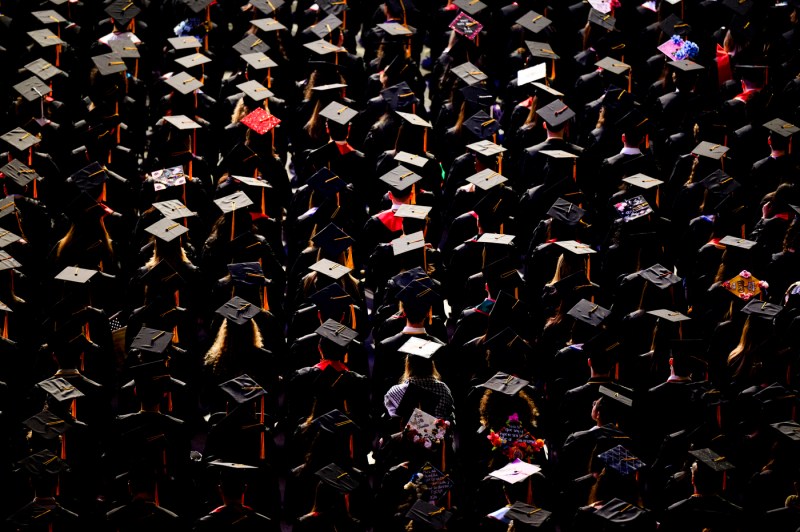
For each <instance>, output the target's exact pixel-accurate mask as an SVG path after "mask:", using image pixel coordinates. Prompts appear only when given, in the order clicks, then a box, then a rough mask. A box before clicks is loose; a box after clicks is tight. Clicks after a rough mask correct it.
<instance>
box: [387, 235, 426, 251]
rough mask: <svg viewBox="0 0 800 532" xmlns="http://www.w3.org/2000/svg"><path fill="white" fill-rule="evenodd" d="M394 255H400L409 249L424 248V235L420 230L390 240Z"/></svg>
mask: <svg viewBox="0 0 800 532" xmlns="http://www.w3.org/2000/svg"><path fill="white" fill-rule="evenodd" d="M390 244H391V246H392V251H393V252H394V255H395V256H397V255H402V254H403V253H407V252H409V251H414V250H417V249H423V248H425V235H424V233H423V232H422V231H417V232H416V233H411V234H410V235H403V236H401V237H399V238H395V239H394V240H392V241H391V242H390Z"/></svg>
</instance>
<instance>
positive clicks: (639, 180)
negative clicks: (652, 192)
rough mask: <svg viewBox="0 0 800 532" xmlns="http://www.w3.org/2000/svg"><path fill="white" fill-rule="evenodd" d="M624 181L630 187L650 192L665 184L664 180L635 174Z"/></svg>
mask: <svg viewBox="0 0 800 532" xmlns="http://www.w3.org/2000/svg"><path fill="white" fill-rule="evenodd" d="M622 180H623V181H624V182H626V183H628V184H629V185H633V186H635V187H638V188H641V189H643V190H648V189H651V188H653V187H657V186H658V185H662V184H664V182H663V181H662V180H660V179H656V178H655V177H650V176H649V175H645V174H634V175H632V176H629V177H625V178H623V179H622Z"/></svg>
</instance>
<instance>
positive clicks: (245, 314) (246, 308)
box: [216, 296, 261, 325]
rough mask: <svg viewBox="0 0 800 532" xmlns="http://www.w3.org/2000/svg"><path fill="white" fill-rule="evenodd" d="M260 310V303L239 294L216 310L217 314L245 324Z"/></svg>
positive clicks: (237, 323)
mask: <svg viewBox="0 0 800 532" xmlns="http://www.w3.org/2000/svg"><path fill="white" fill-rule="evenodd" d="M260 312H261V309H260V308H259V307H258V305H253V304H252V303H250V302H248V301H246V300H244V299H242V298H241V297H239V296H235V297H233V298H231V299H230V300H229V301H228V302H227V303H225V304H224V305H222V306H221V307H219V308H218V309H217V310H216V313H217V314H219V315H220V316H222V317H223V318H225V319H227V320H228V321H232V322H233V323H235V324H236V325H244V324H245V323H247V322H248V321H250V320H251V319H253V318H254V317H255V316H256V315H257V314H259V313H260Z"/></svg>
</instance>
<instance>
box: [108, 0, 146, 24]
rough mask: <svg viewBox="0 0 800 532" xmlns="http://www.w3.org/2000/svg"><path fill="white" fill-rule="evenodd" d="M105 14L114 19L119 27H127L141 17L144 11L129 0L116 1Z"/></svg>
mask: <svg viewBox="0 0 800 532" xmlns="http://www.w3.org/2000/svg"><path fill="white" fill-rule="evenodd" d="M105 12H106V13H107V14H108V16H109V17H111V18H113V19H114V20H115V21H116V22H117V23H118V25H119V26H127V25H128V24H129V23H130V21H131V20H133V19H134V18H135V17H137V16H138V15H139V13H141V12H142V10H141V9H140V8H139V7H138V6H137V5H136V4H134V3H133V2H132V1H129V0H115V1H114V2H112V3H111V5H109V6H108V7H106V9H105Z"/></svg>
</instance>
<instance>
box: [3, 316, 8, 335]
mask: <svg viewBox="0 0 800 532" xmlns="http://www.w3.org/2000/svg"><path fill="white" fill-rule="evenodd" d="M3 338H6V339H8V312H6V316H5V317H4V318H3Z"/></svg>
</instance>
